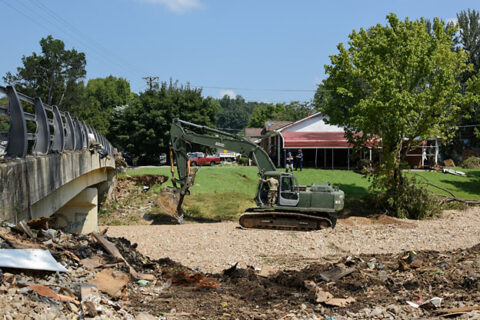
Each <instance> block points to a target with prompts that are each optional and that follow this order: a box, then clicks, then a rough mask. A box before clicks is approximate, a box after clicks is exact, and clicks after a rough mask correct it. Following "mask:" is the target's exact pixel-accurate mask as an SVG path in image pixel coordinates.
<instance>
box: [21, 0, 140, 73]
mask: <svg viewBox="0 0 480 320" xmlns="http://www.w3.org/2000/svg"><path fill="white" fill-rule="evenodd" d="M29 1H30V2H31V3H33V4H34V5H36V6H37V7H38V8H39V9H41V10H43V11H44V12H46V13H47V14H49V15H50V16H51V17H53V18H54V19H55V20H57V21H58V22H59V23H61V24H62V25H64V26H66V27H67V28H68V29H70V30H71V32H72V34H77V35H78V36H79V37H80V38H82V39H83V40H84V41H86V42H88V43H89V44H91V45H92V46H94V47H95V48H97V49H98V51H99V52H102V54H103V53H105V54H106V55H107V56H108V58H109V59H110V58H112V57H114V58H116V59H117V60H118V62H120V63H121V65H122V66H126V67H128V68H129V69H130V71H133V72H135V73H138V74H141V72H140V71H139V69H138V68H137V67H136V66H134V65H133V64H131V63H130V62H129V61H127V60H125V59H123V58H122V57H121V56H119V55H117V54H116V52H115V51H113V50H110V49H108V48H107V47H105V46H103V45H102V44H100V43H99V42H97V41H95V40H94V39H92V38H90V37H89V36H88V35H86V34H85V33H83V32H82V31H81V30H79V29H78V28H76V27H75V26H74V25H73V24H71V23H70V22H68V21H67V20H66V19H64V18H63V17H62V16H61V15H59V14H57V13H56V12H55V11H53V10H52V9H50V8H49V7H47V6H46V5H45V4H43V3H42V2H40V1H35V0H29Z"/></svg>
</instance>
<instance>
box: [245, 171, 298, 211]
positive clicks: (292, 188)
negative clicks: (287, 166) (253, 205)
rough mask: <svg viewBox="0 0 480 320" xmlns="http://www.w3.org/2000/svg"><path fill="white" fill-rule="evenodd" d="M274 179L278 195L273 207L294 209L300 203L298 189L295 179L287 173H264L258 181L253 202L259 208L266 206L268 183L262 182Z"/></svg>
mask: <svg viewBox="0 0 480 320" xmlns="http://www.w3.org/2000/svg"><path fill="white" fill-rule="evenodd" d="M270 177H274V178H275V179H277V180H278V195H277V201H276V203H275V204H274V206H288V207H295V206H297V204H298V202H299V201H300V192H299V188H298V181H297V178H296V177H294V176H293V175H291V174H288V173H282V172H278V171H271V172H266V173H265V174H263V177H262V179H260V184H259V186H258V191H257V196H256V197H255V200H256V202H257V205H258V206H260V207H267V206H268V204H267V203H268V190H269V187H268V183H267V182H263V181H264V180H266V179H268V178H270Z"/></svg>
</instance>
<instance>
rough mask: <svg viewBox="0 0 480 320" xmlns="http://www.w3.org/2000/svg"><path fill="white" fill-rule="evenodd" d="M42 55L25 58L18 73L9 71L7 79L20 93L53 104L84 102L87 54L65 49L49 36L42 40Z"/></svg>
mask: <svg viewBox="0 0 480 320" xmlns="http://www.w3.org/2000/svg"><path fill="white" fill-rule="evenodd" d="M40 47H41V53H35V52H33V53H32V55H31V56H23V57H22V63H23V66H22V67H18V68H17V73H16V74H12V73H10V72H7V74H6V75H5V76H4V77H3V80H4V81H5V82H6V83H7V84H11V85H14V86H15V87H16V89H17V90H19V91H21V92H23V93H25V94H27V95H30V96H34V97H41V98H42V100H43V101H44V102H46V103H48V104H50V105H58V106H64V105H73V104H78V103H79V102H80V101H79V99H80V97H79V93H81V88H80V89H79V87H81V86H83V85H82V84H81V82H80V81H81V80H82V79H83V78H85V76H86V71H85V65H86V59H85V54H84V53H82V52H78V51H77V50H75V49H71V50H67V49H65V43H64V42H63V41H61V40H58V39H54V38H53V37H52V36H47V37H46V38H42V39H41V40H40Z"/></svg>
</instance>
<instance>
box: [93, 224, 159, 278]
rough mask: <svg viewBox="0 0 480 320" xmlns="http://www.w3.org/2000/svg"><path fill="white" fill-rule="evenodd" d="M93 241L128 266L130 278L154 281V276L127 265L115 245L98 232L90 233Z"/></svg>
mask: <svg viewBox="0 0 480 320" xmlns="http://www.w3.org/2000/svg"><path fill="white" fill-rule="evenodd" d="M92 234H93V236H94V237H95V239H97V241H98V242H99V243H100V244H101V245H102V246H103V247H104V248H105V250H107V252H108V253H110V254H111V255H112V256H113V257H114V258H116V259H118V260H121V261H123V262H125V264H126V265H127V266H128V269H129V271H130V274H131V275H132V277H134V278H135V279H136V280H150V281H153V280H155V276H154V275H152V274H145V273H139V272H137V271H136V270H135V269H134V268H133V267H132V266H131V265H130V264H129V263H128V261H127V260H126V259H125V258H124V257H123V255H122V254H121V253H120V251H119V250H118V248H117V247H116V246H115V244H113V243H111V242H110V241H108V240H107V239H105V237H104V236H102V235H101V234H99V233H98V232H93V233H92Z"/></svg>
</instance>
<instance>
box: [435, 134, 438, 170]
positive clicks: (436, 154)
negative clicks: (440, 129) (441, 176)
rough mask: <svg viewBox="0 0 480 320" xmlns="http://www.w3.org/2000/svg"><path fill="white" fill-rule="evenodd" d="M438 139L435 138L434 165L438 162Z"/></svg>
mask: <svg viewBox="0 0 480 320" xmlns="http://www.w3.org/2000/svg"><path fill="white" fill-rule="evenodd" d="M438 151H439V150H438V139H435V166H437V164H438Z"/></svg>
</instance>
